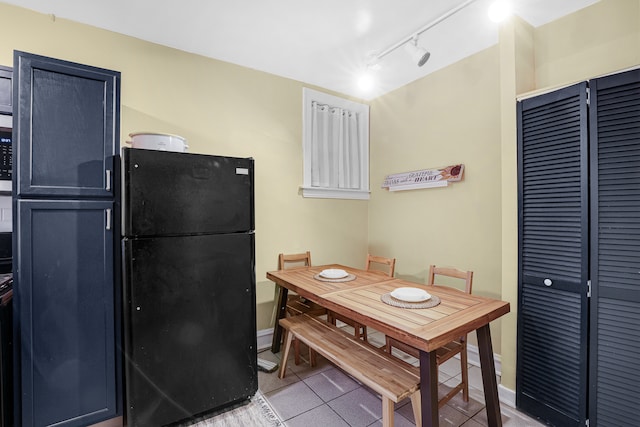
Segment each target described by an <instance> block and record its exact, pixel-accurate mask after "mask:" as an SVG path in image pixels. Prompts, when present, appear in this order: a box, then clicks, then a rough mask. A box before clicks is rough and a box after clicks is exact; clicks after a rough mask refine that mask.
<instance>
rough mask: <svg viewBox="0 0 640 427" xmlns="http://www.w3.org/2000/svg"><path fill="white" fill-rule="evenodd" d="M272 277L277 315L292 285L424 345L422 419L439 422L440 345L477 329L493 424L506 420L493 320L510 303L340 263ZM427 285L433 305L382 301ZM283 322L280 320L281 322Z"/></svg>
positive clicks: (432, 423)
mask: <svg viewBox="0 0 640 427" xmlns="http://www.w3.org/2000/svg"><path fill="white" fill-rule="evenodd" d="M325 269H342V270H345V271H346V272H347V273H349V275H353V276H355V277H350V278H352V280H349V281H326V280H319V278H318V274H319V273H320V272H322V271H323V270H325ZM267 279H269V280H271V281H273V282H275V283H276V284H277V285H279V286H280V289H279V292H278V299H277V302H276V303H277V304H278V319H279V318H282V317H284V315H285V307H286V301H287V294H288V291H293V292H295V293H297V294H299V295H300V296H302V297H304V298H307V299H309V300H311V301H313V302H316V303H318V304H320V305H322V306H324V307H326V308H327V309H328V310H331V311H333V312H335V313H338V314H341V315H343V316H347V317H349V318H351V319H353V320H355V321H357V322H358V323H360V324H363V325H366V326H370V327H372V328H373V329H375V330H377V331H379V332H381V333H383V334H385V335H388V336H389V337H392V338H395V339H397V340H399V341H401V342H403V343H406V344H409V345H410V346H413V347H415V348H417V349H418V350H420V358H419V362H420V392H421V406H422V425H423V426H437V425H438V380H437V379H438V375H437V369H438V366H437V363H436V349H438V348H439V347H441V346H443V345H444V344H446V343H448V342H449V341H452V340H454V339H457V338H459V337H460V336H463V335H465V334H467V333H469V332H473V331H476V334H477V337H478V352H479V356H480V366H481V370H482V382H483V387H484V396H485V402H486V410H487V421H488V425H489V426H490V427H493V426H501V425H502V419H501V417H500V402H499V400H498V385H497V380H496V370H495V365H494V359H493V347H492V344H491V331H490V329H489V323H490V322H491V321H492V320H495V319H497V318H499V317H500V316H503V315H504V314H506V313H508V312H509V309H510V308H509V303H508V302H505V301H500V300H497V299H492V298H486V297H481V296H477V295H470V294H467V293H465V292H462V291H460V290H458V289H454V288H450V287H447V286H439V285H438V284H436V285H438V286H427V285H424V284H420V283H414V282H410V281H406V280H401V279H396V278H390V277H388V276H384V275H381V274H379V273H376V272H371V271H365V270H361V269H357V268H351V267H348V266H343V265H339V264H332V265H323V266H318V267H301V268H294V269H290V270H278V271H270V272H268V273H267ZM400 287H414V288H421V289H424V290H426V291H427V292H428V293H429V294H431V295H435V296H437V297H438V298H439V299H440V304H438V305H436V306H435V307H432V308H421V309H413V308H400V307H395V306H392V305H389V304H387V303H385V302H383V301H382V296H383V295H385V294H388V293H390V292H391V291H393V290H394V289H396V288H400ZM277 324H278V322H277V321H276V325H277ZM280 341H281V330H279V328H277V327H276V328H275V331H274V336H273V342H272V347H271V350H272V351H273V352H274V353H277V352H278V351H279V350H280Z"/></svg>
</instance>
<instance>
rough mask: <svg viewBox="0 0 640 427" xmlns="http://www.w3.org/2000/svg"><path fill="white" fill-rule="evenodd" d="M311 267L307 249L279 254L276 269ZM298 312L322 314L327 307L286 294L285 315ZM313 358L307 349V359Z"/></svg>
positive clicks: (297, 354) (296, 351) (296, 346)
mask: <svg viewBox="0 0 640 427" xmlns="http://www.w3.org/2000/svg"><path fill="white" fill-rule="evenodd" d="M300 267H311V253H310V252H309V251H307V252H304V253H300V254H279V255H278V270H285V269H290V268H300ZM300 314H308V315H309V316H314V317H317V316H322V315H324V314H327V309H326V308H324V307H322V306H321V305H319V304H316V303H315V302H313V301H309V300H307V299H305V298H302V297H301V296H300V295H298V294H291V293H289V295H287V306H286V315H287V316H298V315H300ZM294 356H295V364H296V365H299V364H300V342H299V341H297V340H296V341H294ZM313 358H315V354H314V353H313V352H312V351H311V350H310V351H309V360H310V361H311V360H312V359H313Z"/></svg>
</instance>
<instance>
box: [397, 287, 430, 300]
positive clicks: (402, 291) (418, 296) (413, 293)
mask: <svg viewBox="0 0 640 427" xmlns="http://www.w3.org/2000/svg"><path fill="white" fill-rule="evenodd" d="M391 296H392V297H394V298H395V299H399V300H400V301H407V302H422V301H427V300H429V299H430V298H431V295H429V293H428V292H427V291H425V290H424V289H420V288H396V289H394V290H393V291H391Z"/></svg>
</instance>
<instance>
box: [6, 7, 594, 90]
mask: <svg viewBox="0 0 640 427" xmlns="http://www.w3.org/2000/svg"><path fill="white" fill-rule="evenodd" d="M0 1H2V2H4V3H10V4H14V5H17V6H21V7H25V8H28V9H33V10H35V11H38V12H41V13H45V14H52V15H55V16H56V17H58V18H66V19H70V20H73V21H77V22H81V23H85V24H89V25H92V26H95V27H100V28H104V29H107V30H111V31H115V32H118V33H122V34H126V35H129V36H133V37H136V38H139V39H143V40H147V41H150V42H154V43H158V44H161V45H165V46H169V47H173V48H177V49H181V50H184V51H187V52H192V53H196V54H199V55H203V56H207V57H211V58H215V59H219V60H222V61H226V62H231V63H234V64H238V65H242V66H245V67H249V68H253V69H256V70H260V71H265V72H268V73H272V74H276V75H279V76H283V77H287V78H290V79H294V80H299V81H302V82H304V83H307V84H312V85H317V86H320V87H323V88H326V89H330V90H334V91H337V92H341V93H344V94H347V95H353V96H357V97H360V98H364V99H372V98H375V97H376V96H379V95H382V94H384V93H387V92H389V91H391V90H394V89H397V88H398V87H401V86H403V85H405V84H407V83H410V82H412V81H414V80H416V79H419V78H421V77H423V76H425V75H427V74H429V73H432V72H433V71H435V70H438V69H440V68H443V67H445V66H447V65H449V64H452V63H454V62H456V61H458V60H460V59H462V58H464V57H466V56H469V55H471V54H473V53H475V52H478V51H480V50H482V49H485V48H487V47H489V46H492V45H494V44H495V43H497V41H498V25H497V24H495V23H493V22H491V21H490V20H489V19H488V16H487V10H488V7H489V5H490V4H491V2H492V1H493V0H476V1H474V2H472V3H471V4H469V5H468V6H466V7H465V8H464V9H462V10H460V11H459V12H457V13H455V14H454V15H452V16H450V17H448V18H447V19H445V20H443V21H442V22H440V23H438V24H437V25H435V26H433V27H432V28H430V29H429V30H427V31H425V32H424V33H423V34H422V35H421V36H420V39H419V43H418V44H419V45H420V46H422V47H424V48H426V49H427V50H429V51H430V52H431V58H430V59H429V61H428V62H427V63H426V64H425V65H424V66H423V67H418V66H417V65H415V64H413V63H411V62H410V60H409V57H408V55H407V54H406V52H404V50H403V49H402V48H400V49H397V50H395V51H393V52H392V53H390V54H389V55H387V56H385V57H384V58H383V59H382V60H381V61H380V65H381V68H380V69H379V70H377V71H376V72H375V78H376V81H377V83H376V86H375V87H374V88H373V89H372V90H370V91H369V92H363V91H362V90H361V89H359V87H358V85H357V79H358V77H359V76H360V75H361V74H362V72H363V71H364V70H365V68H366V63H367V60H368V58H369V57H370V55H372V54H376V53H380V52H381V51H383V50H385V49H387V48H389V47H390V46H393V45H394V44H396V43H397V42H399V41H401V40H402V39H405V38H407V37H409V36H411V35H412V34H413V33H415V32H416V31H417V30H418V29H421V28H423V27H425V26H426V25H428V24H431V23H433V22H434V21H436V20H438V18H439V17H441V16H442V15H444V14H445V13H446V12H448V11H449V10H452V9H454V8H455V7H456V6H459V5H461V4H463V3H465V2H466V1H467V0H394V1H391V0H347V1H345V0H227V1H219V0H180V1H175V0H90V1H89V0H0ZM510 1H511V2H512V4H513V9H514V13H515V14H517V15H519V16H520V17H522V18H523V19H524V20H526V21H527V22H529V23H530V24H532V25H533V26H536V27H537V26H539V25H542V24H545V23H547V22H550V21H553V20H555V19H557V18H559V17H562V16H564V15H566V14H569V13H572V12H574V11H576V10H578V9H581V8H583V7H586V6H588V5H590V4H593V3H596V2H597V1H598V0H510Z"/></svg>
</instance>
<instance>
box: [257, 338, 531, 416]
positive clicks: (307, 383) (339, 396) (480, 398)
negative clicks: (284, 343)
mask: <svg viewBox="0 0 640 427" xmlns="http://www.w3.org/2000/svg"><path fill="white" fill-rule="evenodd" d="M369 341H370V342H372V343H374V344H376V345H378V346H381V345H382V344H383V343H384V336H383V335H382V334H380V333H379V332H375V331H370V332H369ZM394 351H395V350H394ZM292 353H293V352H292ZM398 355H399V356H402V357H404V358H405V359H406V360H407V361H409V362H410V363H414V364H416V365H417V360H416V359H414V358H412V357H411V356H408V355H406V354H404V353H401V352H398ZM259 357H260V358H262V359H266V360H270V361H272V362H276V363H280V357H281V353H277V354H273V353H271V350H270V349H266V350H264V351H262V352H260V354H259ZM438 375H439V380H440V386H439V392H440V393H441V394H443V393H446V391H447V388H448V385H455V384H457V383H458V382H459V381H460V361H459V359H451V360H449V361H447V362H446V363H444V364H443V365H441V366H440V371H439V374H438ZM498 381H499V378H498ZM469 383H470V388H469V395H470V399H469V402H464V401H463V400H462V394H458V395H457V396H456V397H454V398H453V399H452V400H450V401H449V402H448V403H447V404H446V405H445V406H444V407H442V408H441V409H440V426H447V427H459V426H463V427H482V426H485V427H486V426H487V417H486V411H485V410H484V393H483V390H482V375H481V372H480V368H479V367H477V366H473V365H470V366H469ZM258 384H259V388H260V391H261V392H262V394H263V395H264V396H265V398H266V399H267V401H268V402H269V404H270V405H271V406H272V407H273V409H274V410H275V411H276V413H277V414H278V416H279V417H280V419H281V420H283V421H284V424H285V425H286V426H287V427H315V426H318V427H341V426H345V427H348V426H352V427H365V426H380V425H382V402H381V400H380V397H379V396H377V395H376V394H375V393H373V392H371V391H370V390H369V389H368V388H366V387H365V386H362V385H361V384H360V383H358V382H357V381H355V380H354V379H352V378H351V377H349V376H348V375H346V374H344V373H343V372H342V371H340V370H339V369H338V368H336V367H334V366H333V365H331V364H330V363H329V362H327V361H326V360H325V359H323V358H322V357H320V356H319V357H318V364H317V366H316V367H314V368H311V367H309V365H308V364H307V363H306V362H302V363H301V364H300V365H295V364H294V363H293V355H291V359H290V360H289V362H288V363H287V373H286V375H285V378H284V379H279V378H278V372H277V371H276V372H273V373H265V372H259V373H258ZM449 389H450V388H449ZM500 409H501V411H502V423H503V425H504V426H505V427H536V426H543V424H540V423H539V422H537V421H536V420H533V419H531V418H529V417H527V416H526V415H524V414H522V413H521V412H519V411H517V410H515V409H513V408H511V407H509V406H507V405H504V404H502V405H500ZM394 419H395V425H396V426H397V427H404V426H414V425H415V421H414V417H413V412H412V410H411V403H410V400H409V399H405V400H404V401H402V402H400V403H398V404H396V410H395V416H394Z"/></svg>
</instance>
